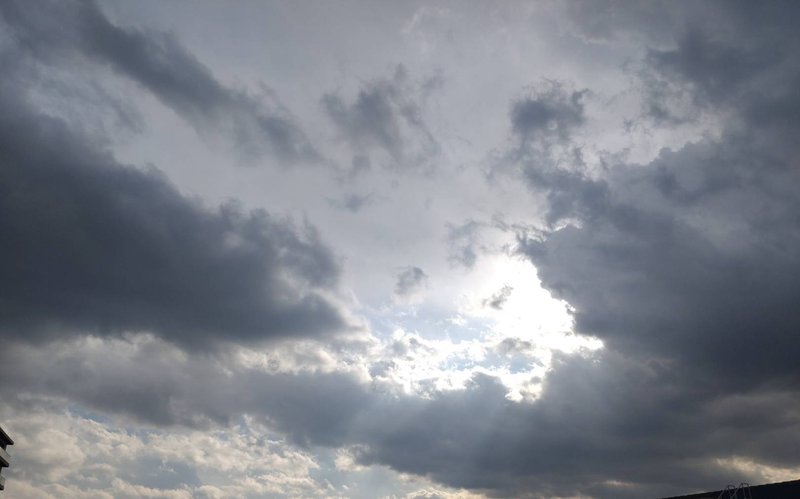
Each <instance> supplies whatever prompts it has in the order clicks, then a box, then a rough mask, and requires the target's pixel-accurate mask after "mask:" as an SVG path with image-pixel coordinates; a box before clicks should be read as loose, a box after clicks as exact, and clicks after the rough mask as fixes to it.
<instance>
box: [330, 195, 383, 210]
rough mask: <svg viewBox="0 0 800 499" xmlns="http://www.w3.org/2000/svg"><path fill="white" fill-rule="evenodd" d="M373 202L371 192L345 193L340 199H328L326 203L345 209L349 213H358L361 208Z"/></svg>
mask: <svg viewBox="0 0 800 499" xmlns="http://www.w3.org/2000/svg"><path fill="white" fill-rule="evenodd" d="M372 202H373V195H372V194H356V193H352V194H347V195H345V196H344V197H343V198H342V199H329V200H328V203H329V204H330V205H331V206H333V207H334V208H339V209H341V210H347V211H349V212H351V213H358V212H359V211H361V209H362V208H364V207H366V206H369V205H370V204H371V203H372Z"/></svg>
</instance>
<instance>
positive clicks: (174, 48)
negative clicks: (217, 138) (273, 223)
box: [0, 0, 319, 164]
mask: <svg viewBox="0 0 800 499" xmlns="http://www.w3.org/2000/svg"><path fill="white" fill-rule="evenodd" d="M0 15H2V17H3V19H4V21H5V24H6V26H7V27H8V28H9V31H10V32H11V33H12V34H13V36H14V37H15V39H16V40H17V42H18V43H19V44H20V46H21V47H23V48H25V49H27V50H29V51H30V52H31V53H33V54H35V55H36V56H37V57H39V58H40V59H43V60H46V61H48V62H56V63H64V62H65V60H63V58H65V57H66V58H73V57H75V56H82V57H85V58H87V59H89V60H92V61H94V62H97V63H99V64H102V65H106V66H108V67H110V68H111V69H113V70H114V71H115V72H116V73H118V74H120V75H122V76H124V77H127V78H130V79H131V80H133V81H135V82H137V83H138V84H140V85H141V86H142V87H143V88H145V89H147V90H148V91H150V92H152V93H153V95H155V96H156V97H157V98H158V99H159V100H160V101H161V102H162V103H163V104H164V105H166V106H167V107H169V108H171V109H172V110H173V111H175V112H176V113H177V114H178V115H180V116H181V117H183V118H184V119H186V120H188V121H189V122H190V123H191V124H192V125H193V126H194V127H195V128H196V129H197V130H199V131H201V132H206V131H210V130H217V131H222V132H223V133H226V134H228V135H229V136H230V137H232V139H233V140H234V141H235V143H236V145H237V146H238V148H239V151H238V152H239V153H240V154H241V155H242V157H248V156H254V155H260V154H263V153H270V154H272V155H274V156H275V157H276V158H277V159H278V160H280V162H282V163H287V164H291V163H298V162H313V161H317V160H319V155H318V153H317V152H316V151H315V149H314V147H313V146H312V145H311V144H310V142H309V141H308V139H307V137H306V135H305V133H304V132H303V131H302V129H301V128H300V127H299V126H298V125H297V124H296V123H295V120H294V118H292V116H291V114H290V113H289V112H288V111H287V110H286V109H285V108H284V107H283V106H282V105H280V103H279V102H277V100H275V99H274V98H271V99H270V100H272V102H264V101H263V99H257V98H255V97H253V96H251V95H249V94H247V93H246V92H244V91H240V90H235V89H231V88H228V87H226V86H224V85H222V84H221V83H220V82H219V81H218V80H217V79H216V78H215V77H214V75H213V74H212V73H211V70H210V69H208V67H206V66H205V65H203V63H201V62H200V61H199V60H198V59H197V58H196V57H195V56H194V55H193V54H192V53H191V52H189V51H188V50H187V49H186V48H185V47H183V45H181V44H180V42H179V41H178V40H177V39H176V38H175V37H174V36H173V35H171V34H167V33H160V32H151V31H142V30H138V29H135V28H123V27H120V26H117V25H115V24H113V23H112V22H111V21H109V19H108V18H106V17H105V15H104V14H103V13H102V11H101V10H100V9H99V7H98V6H97V5H96V4H95V3H94V2H93V1H91V0H85V1H84V0H69V1H66V2H55V1H50V0H41V1H33V2H27V1H16V0H14V1H9V2H3V3H2V5H0ZM67 60H69V59H67Z"/></svg>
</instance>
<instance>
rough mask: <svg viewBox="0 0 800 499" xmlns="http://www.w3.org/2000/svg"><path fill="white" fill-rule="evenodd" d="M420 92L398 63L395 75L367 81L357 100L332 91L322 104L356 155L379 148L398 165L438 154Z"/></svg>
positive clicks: (427, 160)
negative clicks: (423, 112)
mask: <svg viewBox="0 0 800 499" xmlns="http://www.w3.org/2000/svg"><path fill="white" fill-rule="evenodd" d="M426 88H427V87H425V86H424V85H423V87H422V90H421V91H422V93H423V94H424V93H426V92H427V91H428V90H426ZM419 92H420V90H419V89H416V88H415V87H414V86H413V85H412V83H411V82H410V81H409V77H408V75H407V73H406V70H405V68H403V67H402V66H398V68H397V70H396V72H395V74H394V76H393V78H391V79H384V80H378V81H375V82H372V83H370V84H368V85H366V86H365V87H364V88H362V89H361V90H360V91H359V93H358V96H357V97H356V99H355V101H354V102H353V103H351V104H348V103H347V102H346V101H345V100H343V99H342V97H340V96H339V95H337V94H333V93H331V94H327V95H325V96H323V98H322V106H323V109H324V110H325V112H326V114H327V115H328V117H329V118H330V119H331V121H332V122H333V123H334V125H336V127H337V129H338V131H339V133H340V134H341V136H342V138H343V139H344V140H345V141H346V142H347V143H348V144H349V145H350V147H351V149H352V150H353V151H354V153H355V155H356V157H363V154H362V153H364V152H366V153H369V152H370V151H371V150H373V149H379V150H382V151H383V152H384V153H386V154H387V155H388V156H389V158H390V159H391V160H392V161H393V163H394V164H396V165H420V164H425V163H428V162H429V161H430V160H431V159H432V158H434V157H435V156H436V155H438V154H439V149H440V146H439V143H438V142H437V141H436V139H435V138H434V136H433V135H432V134H431V132H430V131H429V130H428V127H427V125H426V124H425V121H424V119H423V115H422V104H421V102H420V98H421V96H419V95H417V93H419ZM354 165H355V159H354Z"/></svg>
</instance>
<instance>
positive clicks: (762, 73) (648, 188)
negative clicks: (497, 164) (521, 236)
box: [523, 16, 800, 385]
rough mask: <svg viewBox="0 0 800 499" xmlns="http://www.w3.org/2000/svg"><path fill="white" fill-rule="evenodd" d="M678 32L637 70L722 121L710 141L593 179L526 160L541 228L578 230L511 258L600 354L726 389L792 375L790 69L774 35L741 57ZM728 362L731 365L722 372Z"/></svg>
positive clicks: (737, 45) (799, 319)
mask: <svg viewBox="0 0 800 499" xmlns="http://www.w3.org/2000/svg"><path fill="white" fill-rule="evenodd" d="M734 17H735V16H734ZM762 29H763V27H762ZM760 32H761V31H760V30H759V29H758V28H757V27H754V28H751V29H749V30H748V31H747V32H745V33H748V34H751V35H754V34H757V33H760ZM687 36H688V38H686V37H685V36H683V35H681V36H680V37H679V38H678V39H677V44H676V45H677V46H676V48H675V49H672V50H662V51H659V52H653V51H650V53H649V56H648V57H649V63H650V64H651V65H652V66H653V67H654V69H655V70H656V71H659V72H660V73H662V74H663V75H664V77H665V78H671V79H673V80H677V81H678V82H679V83H682V84H687V85H689V86H690V88H691V91H692V93H693V95H694V96H695V97H696V99H697V101H698V102H700V103H702V105H705V106H709V107H710V108H711V109H712V110H713V111H715V112H720V113H725V114H726V115H727V116H730V118H729V119H728V127H727V128H726V129H725V130H724V132H723V133H722V135H721V137H720V138H719V139H706V140H701V141H699V142H697V143H694V144H689V145H687V146H685V147H684V148H682V149H680V150H678V151H663V152H662V153H661V154H660V155H659V157H658V158H656V159H655V160H654V161H653V162H652V163H651V164H649V165H645V166H642V165H619V166H616V167H613V168H612V169H611V171H610V172H609V173H608V174H607V175H605V176H604V177H603V178H597V179H594V178H590V177H589V176H587V175H585V174H582V173H576V172H574V171H570V170H567V169H564V168H553V167H552V165H545V166H544V167H543V166H542V165H539V164H532V163H531V164H528V165H526V166H525V167H524V171H525V173H526V175H527V177H528V179H529V180H530V181H531V183H532V184H534V185H537V186H539V187H540V188H543V189H544V190H545V191H546V192H547V197H548V199H549V200H550V212H549V219H550V220H551V221H552V220H556V219H558V218H570V217H574V218H576V219H577V220H579V221H580V222H581V223H580V226H570V227H567V228H564V229H562V230H559V231H556V232H552V233H550V234H549V235H547V236H546V237H545V238H544V239H542V240H540V241H527V242H526V244H524V245H523V250H524V251H525V252H526V254H528V255H529V256H530V257H531V259H532V261H533V262H534V263H535V264H536V266H537V268H538V270H539V275H540V277H541V278H542V280H543V282H544V284H545V285H546V286H547V287H549V288H550V289H551V290H552V291H554V292H555V293H556V294H557V295H558V296H560V297H562V298H564V299H566V300H567V301H569V302H570V303H571V304H572V305H573V306H575V308H576V312H575V317H576V324H577V326H578V328H579V329H580V330H581V331H583V332H586V333H588V334H593V335H597V336H599V337H600V338H602V339H603V340H605V341H606V344H607V345H608V346H609V347H611V348H614V349H618V350H620V351H625V352H629V353H633V354H636V355H640V354H641V355H653V356H655V355H664V356H667V357H668V358H672V359H674V360H676V361H677V362H679V363H680V364H681V368H686V369H692V370H695V369H696V370H699V371H701V372H703V373H704V374H705V375H708V374H713V375H714V376H716V377H718V378H719V380H720V381H722V380H726V382H728V383H734V382H736V383H747V384H748V385H755V384H757V383H759V382H764V381H771V380H775V379H795V378H796V376H797V372H796V370H795V367H794V364H795V362H794V361H793V360H792V358H791V355H790V354H789V353H788V352H791V351H796V349H797V348H798V347H800V343H797V339H796V335H795V334H794V333H793V331H796V330H798V328H800V314H798V312H797V311H796V307H793V306H792V305H791V303H793V302H794V301H795V300H796V299H797V297H798V296H800V286H798V284H797V283H796V282H794V279H792V278H791V277H790V276H792V275H796V274H797V272H798V271H800V258H798V257H797V256H796V252H793V251H791V250H789V248H792V247H794V246H795V245H796V244H797V243H798V237H799V235H800V224H798V221H797V218H796V216H795V215H794V214H795V213H797V211H798V209H800V205H798V201H797V200H798V195H800V177H798V174H797V171H796V168H794V167H793V161H794V160H793V158H794V157H796V155H797V153H798V152H799V151H798V149H797V146H796V143H795V141H794V140H793V139H792V138H791V135H792V134H791V133H790V131H792V130H795V129H796V127H797V126H798V122H797V120H796V116H795V115H794V114H793V113H792V112H791V111H789V112H786V111H784V112H783V113H776V112H775V111H776V110H777V109H778V108H781V109H783V110H791V109H796V108H798V103H800V94H799V93H798V92H797V90H796V89H797V87H796V86H795V87H792V86H791V83H790V82H793V81H798V78H799V77H800V60H798V58H797V56H796V55H794V54H792V53H789V52H787V51H785V50H782V47H780V46H779V45H778V43H779V40H780V39H779V38H777V37H775V34H774V33H773V36H772V37H770V38H758V39H754V40H753V42H752V43H749V44H748V46H747V48H746V51H745V52H743V50H745V49H742V48H741V41H740V39H739V38H737V37H729V38H722V37H721V36H720V35H719V34H717V35H716V36H715V39H714V41H713V42H712V41H709V40H706V39H704V38H702V37H699V38H698V37H697V35H693V34H690V35H687ZM795 38H796V36H795V35H794V34H793V33H791V34H788V35H787V38H786V40H793V39H795ZM786 40H784V41H786ZM765 81H774V82H776V84H774V85H766V86H765V85H764V84H763V83H764V82H765ZM780 81H783V83H777V82H780ZM771 114H773V115H772V116H770V115H771ZM774 114H777V116H775V115H774ZM797 116H800V114H798V115H797ZM778 118H780V119H778ZM766 123H769V125H770V126H769V127H768V128H767V127H765V126H764V125H765V124H766ZM731 362H733V363H736V364H737V365H740V368H738V369H736V371H735V372H734V373H729V372H728V370H729V369H728V367H727V366H728V365H730V363H731Z"/></svg>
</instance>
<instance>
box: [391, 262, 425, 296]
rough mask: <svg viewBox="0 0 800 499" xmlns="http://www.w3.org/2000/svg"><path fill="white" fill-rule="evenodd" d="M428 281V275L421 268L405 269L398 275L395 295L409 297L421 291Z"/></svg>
mask: <svg viewBox="0 0 800 499" xmlns="http://www.w3.org/2000/svg"><path fill="white" fill-rule="evenodd" d="M427 281H428V275H427V274H426V273H425V271H423V270H422V269H421V268H419V267H405V268H404V269H403V270H401V271H400V273H399V274H397V282H396V283H395V285H394V294H395V295H397V296H398V297H408V296H410V295H414V294H416V293H418V292H419V291H421V290H422V289H423V288H424V287H425V284H426V283H427Z"/></svg>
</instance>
